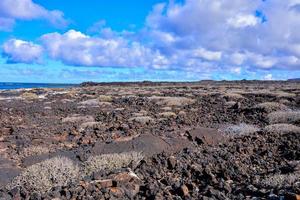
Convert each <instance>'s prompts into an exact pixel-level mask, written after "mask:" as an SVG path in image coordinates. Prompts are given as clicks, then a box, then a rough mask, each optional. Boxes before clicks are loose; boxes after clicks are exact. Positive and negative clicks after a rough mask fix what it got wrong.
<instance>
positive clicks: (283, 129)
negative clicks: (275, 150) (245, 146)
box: [265, 124, 300, 134]
mask: <svg viewBox="0 0 300 200" xmlns="http://www.w3.org/2000/svg"><path fill="white" fill-rule="evenodd" d="M265 131H266V132H269V133H278V134H286V133H300V127H298V126H295V125H292V124H272V125H268V126H266V127H265Z"/></svg>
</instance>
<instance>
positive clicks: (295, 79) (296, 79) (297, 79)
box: [288, 78, 300, 81]
mask: <svg viewBox="0 0 300 200" xmlns="http://www.w3.org/2000/svg"><path fill="white" fill-rule="evenodd" d="M288 81H300V78H293V79H289V80H288Z"/></svg>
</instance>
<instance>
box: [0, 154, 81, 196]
mask: <svg viewBox="0 0 300 200" xmlns="http://www.w3.org/2000/svg"><path fill="white" fill-rule="evenodd" d="M79 178H80V168H79V167H78V166H77V165H76V164H75V163H74V162H73V161H72V160H71V159H69V158H66V157H54V158H51V159H48V160H45V161H43V162H41V163H37V164H34V165H32V166H30V167H28V168H27V169H25V171H24V172H22V174H21V175H19V176H17V177H16V178H15V179H14V180H13V181H12V182H11V183H10V184H8V185H7V186H6V187H7V189H12V188H14V187H16V186H23V187H25V188H27V189H28V190H30V191H33V192H38V193H44V192H47V191H49V190H50V189H51V188H53V187H58V186H66V185H67V184H68V183H70V182H73V181H76V180H78V179H79Z"/></svg>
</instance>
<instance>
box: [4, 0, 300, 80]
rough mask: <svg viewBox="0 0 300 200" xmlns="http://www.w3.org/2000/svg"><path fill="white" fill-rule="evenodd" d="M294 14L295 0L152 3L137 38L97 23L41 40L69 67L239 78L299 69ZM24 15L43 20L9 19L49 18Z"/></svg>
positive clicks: (297, 14)
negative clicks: (218, 74) (223, 74)
mask: <svg viewBox="0 0 300 200" xmlns="http://www.w3.org/2000/svg"><path fill="white" fill-rule="evenodd" d="M4 1H8V0H4ZM18 1H21V0H18ZM23 1H25V0H23ZM26 1H27V2H31V1H30V0H26ZM31 3H32V2H31ZM0 4H1V3H0ZM29 4H30V3H29ZM299 8H300V2H299V1H296V0H286V1H282V0H272V1H262V0H214V1H211V0H185V1H183V2H181V3H177V1H170V3H163V4H157V5H155V6H154V7H153V10H152V11H151V12H150V14H149V15H148V17H147V19H146V25H145V27H144V28H142V29H141V30H140V31H138V32H135V33H133V32H130V31H126V30H125V31H123V32H115V31H114V30H112V29H111V28H110V27H107V26H106V24H105V22H104V21H100V22H98V23H96V24H94V26H92V28H90V29H89V30H88V31H89V32H90V33H99V34H97V35H96V34H94V35H93V36H91V35H88V34H87V33H83V32H79V31H75V30H70V31H68V32H66V33H64V34H61V33H49V34H45V35H43V36H42V37H41V39H40V41H41V43H42V44H41V45H42V46H43V47H44V48H45V52H46V54H47V56H48V57H50V58H51V59H54V60H59V61H62V62H63V63H65V64H67V65H80V66H111V67H147V68H155V69H168V70H184V71H186V72H188V73H191V74H192V73H197V74H200V73H203V74H212V73H214V72H216V73H224V72H230V73H234V74H235V75H241V76H242V75H244V74H245V73H247V72H249V71H251V73H253V74H254V73H255V72H256V71H257V72H258V71H264V70H266V69H267V70H270V71H271V70H273V69H276V70H299V69H300V35H299V30H300V20H298V19H299V18H300V9H299ZM28 9H29V8H28ZM30 9H32V10H35V12H33V13H45V12H46V13H48V14H38V15H33V14H30V13H27V12H25V13H23V14H19V15H14V16H13V14H9V15H10V16H11V18H12V19H15V18H22V19H28V18H37V16H40V17H41V16H48V15H49V13H52V11H47V10H46V11H43V10H45V9H44V8H40V7H32V8H30ZM2 10H3V9H2ZM3 13H4V12H3V11H1V8H0V26H1V24H8V25H6V26H7V27H8V26H9V24H13V21H5V20H2V21H1V17H2V18H5V19H6V18H7V15H8V14H5V15H4V14H3ZM52 14H53V13H52ZM12 16H13V17H12ZM50 16H52V15H51V14H50ZM58 16H59V14H58ZM42 18H46V19H48V17H42ZM54 18H55V17H54ZM58 18H59V17H58ZM9 19H10V18H9ZM11 26H12V25H11ZM248 69H249V70H248ZM242 72H243V73H242ZM249 73H250V72H249ZM274 75H276V74H274ZM257 76H260V77H263V76H262V75H261V74H259V75H257ZM253 77H254V75H253Z"/></svg>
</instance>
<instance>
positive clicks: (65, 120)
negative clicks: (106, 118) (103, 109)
mask: <svg viewBox="0 0 300 200" xmlns="http://www.w3.org/2000/svg"><path fill="white" fill-rule="evenodd" d="M94 121H95V119H94V117H93V116H90V115H86V116H70V117H66V118H63V119H62V122H63V123H75V122H82V123H84V122H94Z"/></svg>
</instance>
